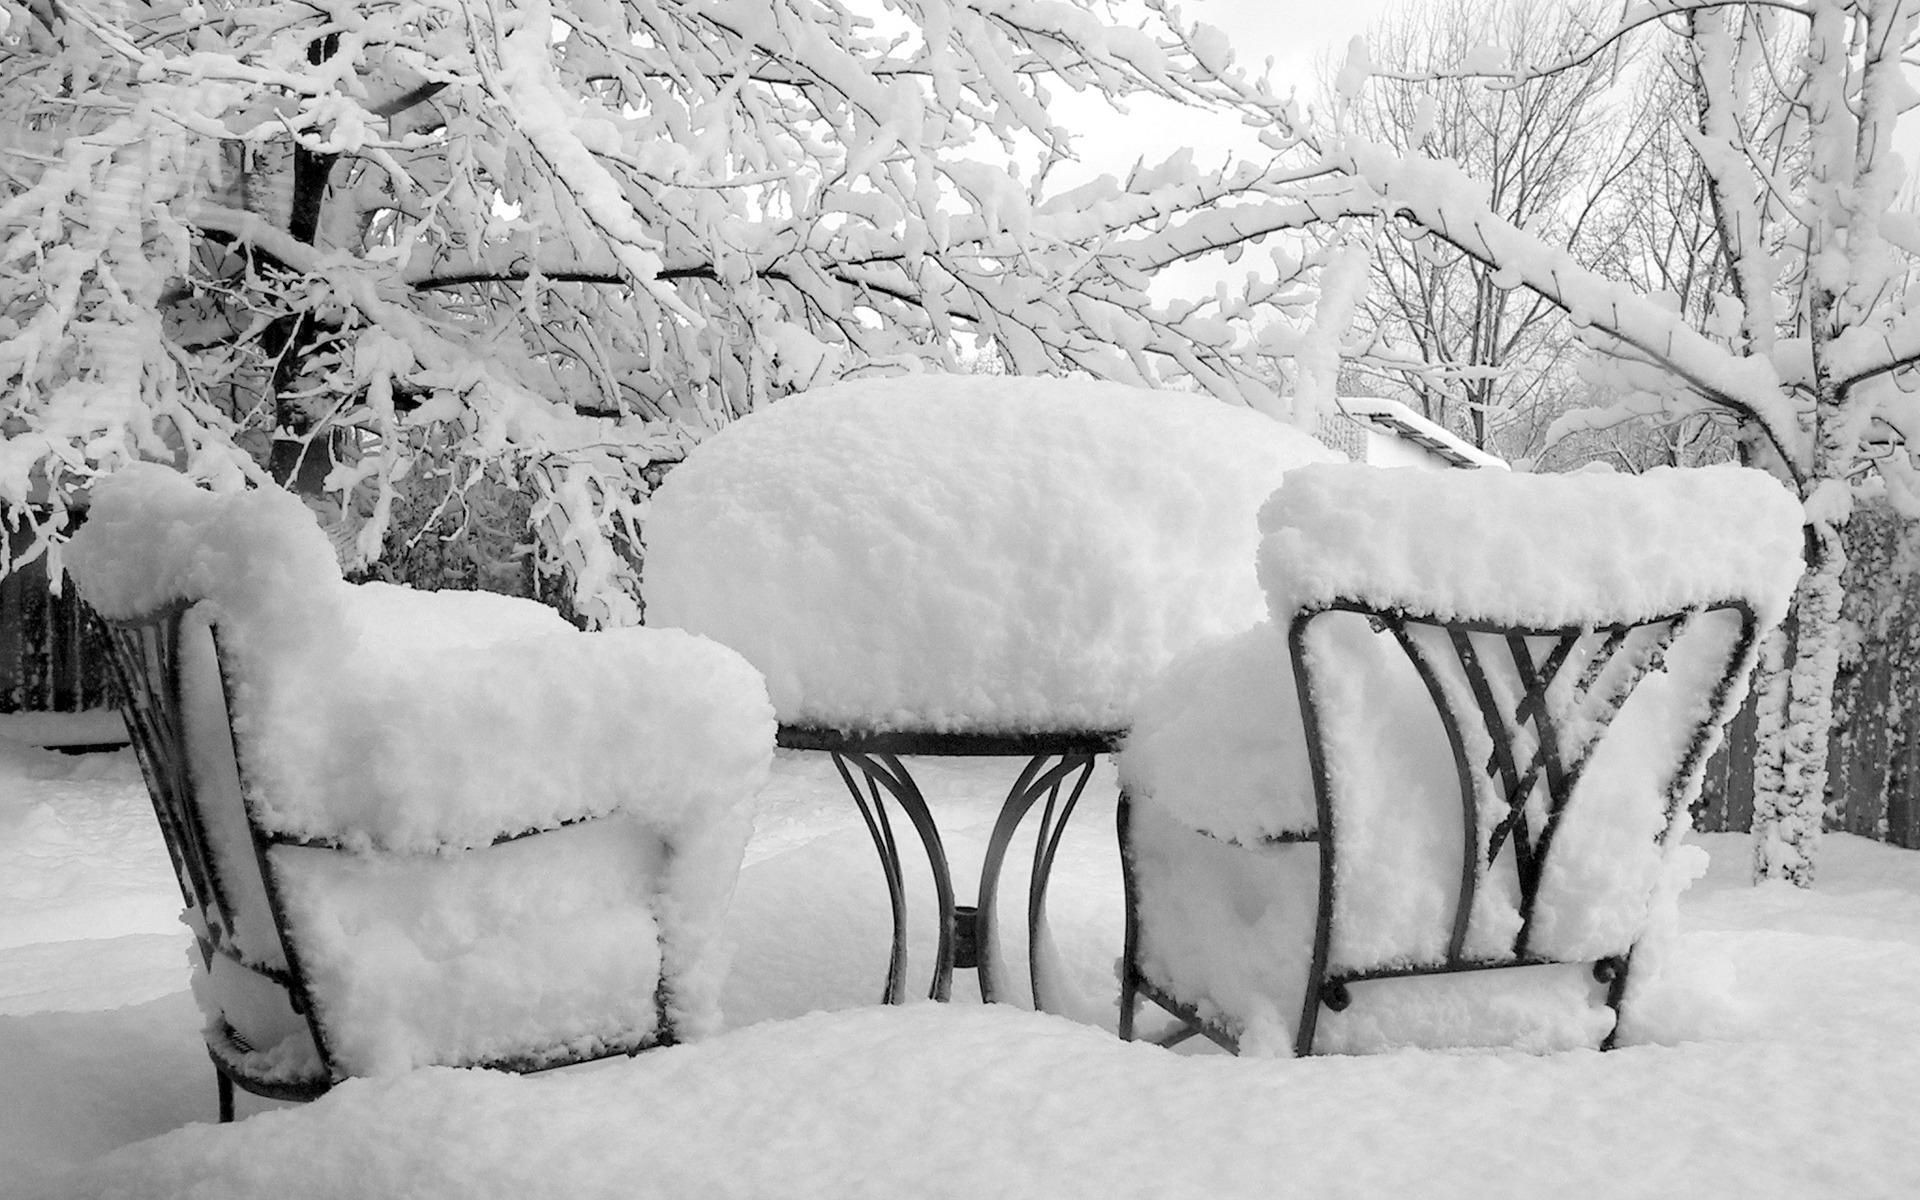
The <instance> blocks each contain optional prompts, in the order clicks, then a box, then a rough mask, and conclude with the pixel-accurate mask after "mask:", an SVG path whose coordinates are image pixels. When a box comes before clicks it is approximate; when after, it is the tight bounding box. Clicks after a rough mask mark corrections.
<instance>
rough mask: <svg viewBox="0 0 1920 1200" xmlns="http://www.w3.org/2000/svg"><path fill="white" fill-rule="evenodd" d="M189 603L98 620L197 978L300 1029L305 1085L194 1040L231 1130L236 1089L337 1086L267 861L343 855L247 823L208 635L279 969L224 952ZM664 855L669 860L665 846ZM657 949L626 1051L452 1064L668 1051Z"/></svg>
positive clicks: (537, 1062) (216, 1034) (667, 995)
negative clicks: (197, 742)
mask: <svg viewBox="0 0 1920 1200" xmlns="http://www.w3.org/2000/svg"><path fill="white" fill-rule="evenodd" d="M192 606H193V605H192V602H191V601H185V600H181V601H176V602H173V603H170V604H167V605H165V606H163V607H161V608H159V609H156V610H155V611H153V612H151V613H147V614H143V615H140V616H137V617H132V618H126V619H120V620H107V621H105V622H104V624H105V625H106V627H107V631H108V638H109V643H110V648H111V653H110V657H111V660H112V662H113V668H114V672H115V674H116V676H117V677H118V679H119V683H120V695H121V697H122V700H121V705H122V713H123V715H124V717H125V720H126V725H127V732H128V734H129V736H130V738H131V739H132V742H133V747H134V753H135V757H136V758H138V760H139V762H140V771H141V774H142V775H143V776H144V777H145V779H146V784H147V793H148V796H149V797H150V798H151V800H152V802H153V809H154V816H155V817H156V818H157V820H158V822H159V825H160V832H161V836H162V837H163V838H164V839H165V841H166V844H167V852H168V855H169V857H170V858H171V859H172V861H173V867H174V875H175V878H176V880H177V881H178V883H179V885H180V894H181V898H182V899H183V900H184V901H185V902H186V906H187V907H188V908H189V909H191V910H193V911H194V912H195V913H196V914H197V915H198V917H199V919H200V924H201V927H202V928H203V929H204V930H205V931H206V933H205V934H204V935H200V936H197V937H196V941H197V943H198V949H199V952H200V958H201V964H202V967H203V968H204V969H208V970H211V969H212V965H213V961H214V958H215V956H216V955H217V956H220V957H222V958H225V959H227V960H229V961H231V962H233V963H234V964H236V965H238V966H239V967H241V968H243V969H244V970H247V971H249V972H252V973H253V974H255V975H258V976H260V977H261V978H263V979H266V980H268V981H269V982H271V983H273V984H275V985H277V986H278V987H280V988H281V989H282V990H283V991H285V992H286V994H287V1000H288V1004H289V1006H290V1007H291V1009H292V1011H293V1012H295V1013H296V1014H298V1015H300V1016H302V1017H304V1018H305V1020H306V1022H307V1028H308V1032H309V1034H310V1035H311V1036H312V1038H313V1044H314V1049H315V1050H316V1052H317V1053H318V1055H319V1058H320V1069H319V1070H318V1071H316V1072H314V1073H312V1074H310V1075H302V1076H297V1077H292V1078H288V1077H285V1076H282V1075H278V1074H266V1073H261V1072H260V1071H258V1070H256V1069H254V1067H252V1066H251V1065H250V1058H251V1055H252V1054H253V1052H254V1051H255V1049H256V1048H255V1047H253V1046H251V1045H249V1044H248V1043H247V1041H246V1039H245V1038H244V1037H243V1036H241V1034H240V1033H239V1032H238V1031H236V1030H234V1029H233V1028H232V1027H231V1026H230V1025H228V1024H227V1023H226V1022H225V1021H224V1020H222V1021H219V1022H217V1023H216V1024H214V1025H213V1026H211V1027H209V1028H208V1029H207V1030H206V1031H205V1034H206V1043H207V1053H208V1056H209V1057H210V1058H211V1059H212V1060H213V1066H214V1072H215V1076H216V1083H217V1087H218V1097H219V1108H220V1120H221V1121H222V1122H226V1121H231V1120H232V1119H233V1111H234V1110H233V1089H234V1087H235V1086H236V1085H237V1086H239V1087H240V1088H241V1089H242V1090H244V1091H247V1092H251V1093H253V1094H254V1095H258V1096H264V1097H267V1098H269V1099H273V1100H286V1101H307V1100H312V1099H314V1098H316V1097H318V1096H320V1095H322V1094H323V1093H325V1092H326V1091H327V1090H328V1089H329V1088H331V1087H332V1086H333V1084H334V1083H335V1082H336V1081H337V1080H338V1079H339V1078H341V1075H340V1073H339V1072H338V1070H337V1068H336V1066H335V1056H334V1054H333V1051H332V1046H331V1039H330V1036H329V1032H328V1029H327V1026H326V1022H325V1020H324V1019H323V1014H322V1013H321V1011H320V1009H319V1008H318V1007H317V1006H316V1005H315V1004H314V1002H313V997H312V994H311V992H310V990H309V988H308V985H307V976H306V973H305V972H304V971H303V970H302V968H301V965H300V954H299V949H298V940H297V939H296V938H293V937H289V936H288V929H289V926H288V922H287V920H286V913H285V908H284V906H283V904H282V900H281V892H280V885H279V877H278V875H277V873H276V871H275V869H274V862H273V855H272V852H273V851H274V850H275V849H277V848H281V847H291V848H299V849H309V850H323V851H331V852H336V853H343V854H344V853H354V852H353V851H350V850H348V849H347V848H346V847H344V846H342V845H341V844H339V843H337V842H334V841H330V840H326V839H315V838H299V837H293V836H289V835H286V834H282V833H279V832H276V831H274V830H272V829H269V828H267V827H266V826H265V825H264V824H263V823H262V822H261V821H260V820H259V819H258V816H257V811H256V804H255V802H254V794H253V789H252V787H251V784H250V782H249V779H248V774H247V770H246V759H245V756H244V754H243V753H242V751H241V747H240V742H239V739H238V738H237V737H236V736H235V734H234V732H233V726H232V712H233V688H232V680H231V678H230V676H229V674H228V670H227V664H226V659H225V656H224V655H223V653H222V651H221V647H220V638H219V631H218V629H217V628H216V627H214V626H213V625H212V624H209V633H210V634H211V636H212V639H213V647H212V648H213V654H214V661H215V665H216V667H217V669H218V671H219V676H220V687H221V701H222V705H223V710H224V713H225V714H226V718H227V720H226V733H227V747H228V749H229V750H230V752H231V753H232V755H233V762H234V767H235V770H236V773H237V776H238V778H239V781H240V800H241V806H242V808H243V809H244V812H245V816H246V823H247V829H248V832H249V835H250V838H251V841H252V847H253V859H254V865H255V867H256V868H257V869H258V871H259V873H260V879H261V883H262V885H263V887H264V890H265V894H266V899H267V906H268V910H269V913H270V916H271V918H272V921H273V929H274V933H275V936H276V937H277V938H278V940H279V943H280V948H281V952H282V954H283V955H284V956H285V961H286V964H287V965H286V968H285V969H281V968H279V967H275V966H273V965H271V964H269V963H266V962H261V961H257V960H254V959H250V958H248V957H247V956H246V955H245V954H243V953H242V952H241V950H240V949H239V947H238V946H237V945H236V944H235V941H234V935H233V924H232V913H233V903H232V901H231V899H230V894H229V890H228V888H227V885H226V883H225V881H224V880H223V878H222V871H221V867H220V863H219V858H218V856H217V855H216V854H215V852H214V850H213V847H212V845H211V843H210V841H209V839H208V836H207V827H206V821H205V819H204V816H203V815H202V812H201V807H200V792H199V789H198V787H197V785H196V781H195V779H194V773H193V769H192V765H191V761H190V755H189V752H188V747H187V712H186V706H185V696H184V692H183V689H182V683H181V671H182V666H183V655H182V649H183V648H182V645H181V638H182V632H181V631H182V625H183V622H184V620H185V617H186V614H187V612H188V610H189V609H191V608H192ZM580 823H581V821H580V820H570V821H565V822H560V823H558V824H555V825H551V826H542V827H539V828H534V829H527V830H523V831H520V832H518V833H512V834H505V835H502V836H500V837H497V838H495V839H493V841H492V843H491V845H495V846H498V845H502V844H504V843H507V842H512V841H518V840H520V839H522V838H527V837H534V836H537V835H539V834H542V833H548V832H552V831H553V830H555V829H560V828H565V827H568V826H571V825H577V824H580ZM668 852H669V853H671V848H670V847H669V849H668ZM659 950H660V977H659V980H658V983H657V985H656V990H655V997H654V1005H655V1026H654V1032H653V1034H652V1035H651V1036H649V1037H646V1038H642V1039H637V1040H636V1041H635V1042H634V1043H633V1044H632V1045H612V1046H608V1045H604V1044H603V1045H602V1046H601V1048H599V1049H598V1050H596V1051H593V1052H581V1051H578V1050H570V1049H566V1048H565V1047H557V1048H555V1049H554V1050H553V1051H551V1052H549V1053H545V1054H532V1055H516V1056H510V1057H505V1058H497V1059H487V1060H484V1061H476V1062H467V1063H460V1064H448V1065H462V1066H472V1067H482V1068H490V1069H498V1070H506V1071H514V1072H520V1073H531V1072H537V1071H544V1070H549V1069H551V1068H554V1067H561V1066H568V1065H571V1064H573V1063H578V1062H588V1061H592V1060H595V1059H600V1058H609V1057H612V1056H613V1055H616V1054H626V1055H629V1056H631V1055H633V1054H637V1053H639V1052H640V1051H641V1050H645V1049H649V1048H652V1047H656V1046H669V1045H672V1044H674V1043H675V1042H676V1041H677V1040H678V1038H677V1032H676V1030H675V1029H674V1026H673V1021H672V1017H671V1011H672V1010H671V1005H670V999H671V991H670V984H669V981H668V958H667V954H666V947H665V945H664V937H663V939H662V945H661V946H660V948H659Z"/></svg>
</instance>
